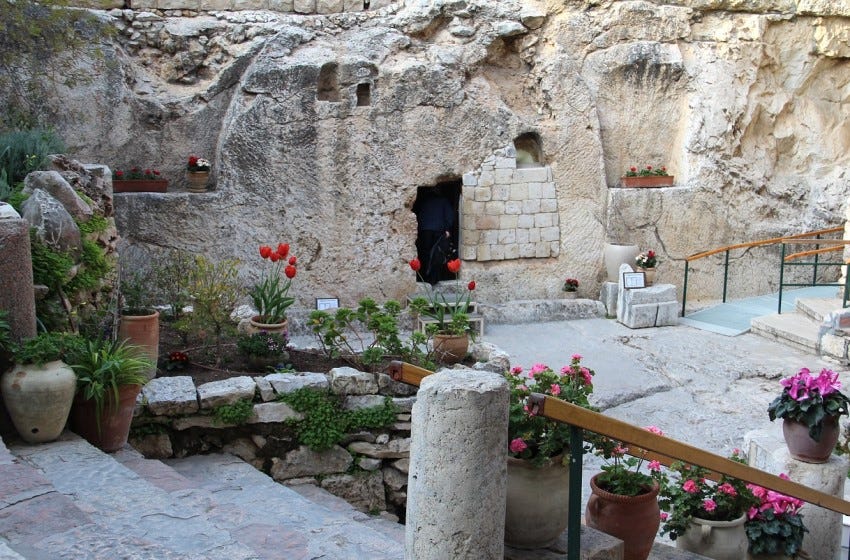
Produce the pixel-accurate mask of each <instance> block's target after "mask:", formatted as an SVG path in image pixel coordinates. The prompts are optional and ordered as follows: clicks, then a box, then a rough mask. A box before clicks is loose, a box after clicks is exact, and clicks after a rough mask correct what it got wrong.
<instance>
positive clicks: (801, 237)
mask: <svg viewBox="0 0 850 560" xmlns="http://www.w3.org/2000/svg"><path fill="white" fill-rule="evenodd" d="M843 231H844V226H839V227H833V228H827V229H821V230H817V231H810V232H806V233H799V234H796V235H788V236H785V237H774V238H771V239H763V240H761V241H750V242H748V243H738V244H735V245H727V246H726V247H720V248H717V249H711V250H710V251H702V252H700V253H694V254H693V255H691V256H689V257H685V278H684V286H683V287H682V317H684V316H685V306H686V303H687V299H688V272H689V269H690V263H692V262H693V261H697V260H700V259H704V258H706V257H710V256H712V255H717V254H720V253H724V261H723V297H722V302H723V303H726V297H727V294H728V288H729V253H730V252H731V251H734V250H737V249H750V248H753V247H766V246H769V245H778V244H780V243H781V244H783V259H782V264H781V265H780V276H784V267H783V265H784V263H785V258H784V252H785V250H784V247H785V245H784V244H786V243H787V244H791V243H801V244H803V243H808V244H814V245H815V250H816V251H821V249H820V245H821V244H824V245H826V244H830V245H831V246H830V247H828V248H827V249H825V250H823V251H822V252H830V251H836V250H838V249H836V247H835V244H836V243H841V244H847V243H848V242H846V241H842V240H838V239H823V238H822V236H824V235H834V234H838V233H842V232H843ZM810 254H814V253H811V252H808V251H807V252H804V253H798V254H796V256H803V255H810ZM795 258H796V257H795ZM833 264H842V265H843V264H845V263H823V262H818V258H817V257H816V258H815V262H814V263H794V266H802V265H814V273H813V280H816V279H817V272H818V267H822V266H828V265H833ZM782 281H783V280H782V278H780V297H779V305H780V307H781V306H782V293H781V290H782V286H781V284H782ZM786 285H788V286H790V285H791V284H786ZM794 285H798V284H794ZM799 285H802V286H812V285H815V284H799ZM830 285H831V284H830ZM835 285H836V286H838V285H839V284H835ZM845 290H846V289H845Z"/></svg>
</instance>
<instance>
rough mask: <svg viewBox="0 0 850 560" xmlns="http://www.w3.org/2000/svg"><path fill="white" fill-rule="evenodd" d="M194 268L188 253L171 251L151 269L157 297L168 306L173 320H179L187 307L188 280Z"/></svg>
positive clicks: (188, 299)
mask: <svg viewBox="0 0 850 560" xmlns="http://www.w3.org/2000/svg"><path fill="white" fill-rule="evenodd" d="M194 266H195V265H194V261H193V259H192V257H191V255H190V254H189V253H187V252H186V251H182V250H180V249H171V250H170V251H169V252H168V253H167V254H166V255H165V257H164V258H162V259H161V260H160V264H158V265H157V266H155V267H154V269H153V281H154V285H155V286H156V290H157V295H158V296H159V297H160V298H162V300H163V301H164V302H165V303H166V304H167V305H168V307H169V308H170V310H171V317H172V318H173V319H179V318H180V316H181V315H182V314H183V308H184V307H186V306H187V305H189V302H190V296H189V288H190V286H189V284H190V282H189V280H190V278H191V277H192V274H193V271H194Z"/></svg>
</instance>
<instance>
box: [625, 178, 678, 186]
mask: <svg viewBox="0 0 850 560" xmlns="http://www.w3.org/2000/svg"><path fill="white" fill-rule="evenodd" d="M674 178H675V177H673V176H672V175H646V176H644V177H640V176H638V177H620V184H621V185H622V186H623V187H632V188H634V187H637V188H643V189H646V188H658V187H672V186H673V179H674Z"/></svg>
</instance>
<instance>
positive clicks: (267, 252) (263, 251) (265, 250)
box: [260, 245, 272, 259]
mask: <svg viewBox="0 0 850 560" xmlns="http://www.w3.org/2000/svg"><path fill="white" fill-rule="evenodd" d="M271 254H272V248H271V247H269V246H268V245H260V256H261V257H263V258H264V259H267V258H269V257H270V256H271Z"/></svg>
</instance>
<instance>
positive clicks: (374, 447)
mask: <svg viewBox="0 0 850 560" xmlns="http://www.w3.org/2000/svg"><path fill="white" fill-rule="evenodd" d="M348 450H349V451H350V452H351V453H357V454H359V455H365V456H367V457H374V458H375V459H401V458H403V457H409V456H410V438H403V439H394V440H390V441H389V442H388V443H387V444H386V445H380V444H377V443H367V442H365V441H355V442H354V443H352V444H350V445H349V446H348Z"/></svg>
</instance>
